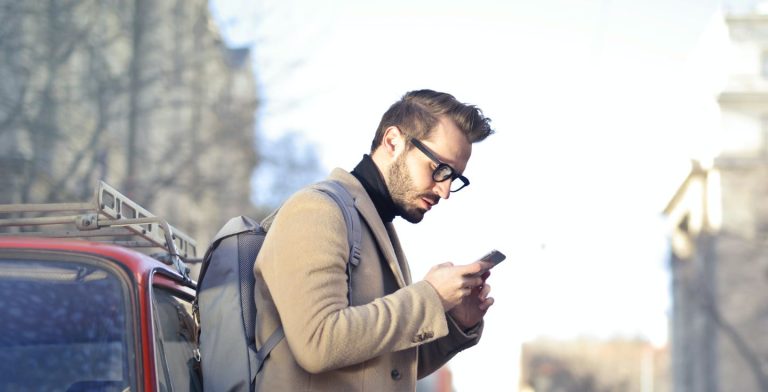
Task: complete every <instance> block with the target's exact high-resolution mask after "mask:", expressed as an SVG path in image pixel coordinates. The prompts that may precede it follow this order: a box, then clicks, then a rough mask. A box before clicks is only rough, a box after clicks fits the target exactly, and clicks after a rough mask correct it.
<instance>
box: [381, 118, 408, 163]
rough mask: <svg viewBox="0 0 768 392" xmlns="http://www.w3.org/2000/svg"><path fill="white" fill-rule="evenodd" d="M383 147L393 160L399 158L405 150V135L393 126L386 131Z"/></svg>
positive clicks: (382, 142) (382, 141)
mask: <svg viewBox="0 0 768 392" xmlns="http://www.w3.org/2000/svg"><path fill="white" fill-rule="evenodd" d="M381 147H382V148H383V149H384V152H386V153H387V155H389V156H390V157H391V158H397V157H398V156H399V155H400V154H401V153H402V152H403V151H404V150H405V135H404V134H403V133H402V132H401V131H400V128H398V127H395V126H391V127H389V128H387V129H386V130H385V131H384V137H383V138H382V140H381Z"/></svg>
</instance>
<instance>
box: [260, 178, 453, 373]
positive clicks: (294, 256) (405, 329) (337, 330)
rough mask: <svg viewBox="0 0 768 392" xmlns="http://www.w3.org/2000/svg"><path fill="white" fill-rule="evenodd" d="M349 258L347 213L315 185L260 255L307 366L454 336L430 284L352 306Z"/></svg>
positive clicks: (289, 205)
mask: <svg viewBox="0 0 768 392" xmlns="http://www.w3.org/2000/svg"><path fill="white" fill-rule="evenodd" d="M348 255H349V244H348V242H347V235H346V224H345V223H344V219H343V215H342V213H341V210H340V209H339V207H338V206H337V205H336V203H335V202H334V201H333V200H332V199H331V198H330V197H329V196H327V195H324V194H322V193H320V192H319V191H315V190H311V189H306V190H303V191H301V192H299V193H298V194H296V195H294V196H293V197H291V198H290V199H289V200H288V201H287V202H286V203H285V204H284V205H283V207H281V209H280V212H279V213H278V214H277V216H276V217H275V219H274V221H273V223H272V225H271V227H270V228H269V231H268V234H267V238H266V240H265V242H264V246H263V248H262V249H261V251H260V252H259V255H258V260H257V265H258V268H259V269H260V271H261V276H262V278H263V280H264V283H265V284H266V286H267V288H268V289H269V292H270V294H271V296H272V300H273V301H274V304H275V307H276V308H277V311H278V313H279V317H280V322H281V323H282V325H283V329H284V331H285V337H286V341H287V343H288V346H289V348H290V350H291V352H292V353H293V356H294V357H295V359H296V361H297V363H298V364H299V365H300V366H301V367H302V368H304V369H305V370H306V371H308V372H310V373H320V372H325V371H328V370H333V369H337V368H341V367H345V366H350V365H353V364H358V363H362V362H364V361H366V360H369V359H371V358H375V357H377V356H379V355H381V354H383V353H388V352H394V351H399V350H404V349H408V348H412V347H414V346H417V345H418V344H421V343H424V342H425V341H429V340H434V339H437V338H439V337H442V336H445V335H447V334H448V325H447V322H446V317H445V313H444V312H443V308H442V305H441V302H440V298H439V297H438V295H437V293H436V292H435V290H434V289H433V288H432V286H431V285H430V284H429V283H427V282H419V283H416V284H412V285H410V286H408V287H405V288H402V289H400V290H398V291H396V292H394V293H392V294H389V295H386V296H383V297H381V298H378V299H376V300H374V301H372V302H370V303H368V304H365V305H361V306H354V307H350V306H349V303H348V299H347V298H348V297H347V273H346V265H347V258H348ZM366 262H379V260H365V259H363V260H361V263H366ZM414 337H420V339H417V338H414ZM424 337H428V339H427V340H424Z"/></svg>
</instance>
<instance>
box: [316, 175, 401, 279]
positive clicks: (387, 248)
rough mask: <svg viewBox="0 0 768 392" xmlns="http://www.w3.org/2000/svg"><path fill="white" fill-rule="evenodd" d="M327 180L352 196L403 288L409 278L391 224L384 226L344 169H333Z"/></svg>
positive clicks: (355, 182)
mask: <svg viewBox="0 0 768 392" xmlns="http://www.w3.org/2000/svg"><path fill="white" fill-rule="evenodd" d="M328 179H329V180H334V181H338V182H340V183H341V184H342V185H343V186H344V188H346V189H347V190H348V191H349V193H351V194H352V198H354V199H355V208H357V211H359V212H360V216H362V217H363V219H364V220H365V222H366V223H367V224H368V227H370V229H371V232H372V233H373V236H374V238H375V240H376V243H377V244H378V245H379V249H381V253H383V254H384V257H385V258H386V260H387V264H388V265H389V268H390V269H391V270H392V274H393V275H394V276H395V279H396V280H397V284H398V286H399V287H405V286H406V281H410V276H407V277H406V276H405V275H404V272H406V273H407V271H408V266H407V261H406V259H405V257H404V254H403V251H402V249H401V248H400V241H399V240H398V239H397V234H396V233H395V230H394V226H392V224H391V223H390V224H389V225H385V224H384V222H383V221H382V220H381V216H379V212H378V211H377V210H376V207H375V206H374V204H373V201H372V200H371V198H370V197H369V196H368V193H367V192H366V191H365V188H363V185H362V184H360V181H358V180H357V178H355V176H353V175H352V174H350V173H349V172H347V171H346V170H344V169H340V168H336V169H333V171H332V172H331V174H330V176H329V177H328ZM387 226H390V228H389V230H391V233H392V236H390V232H389V230H388V228H387ZM398 255H400V256H401V257H400V259H398Z"/></svg>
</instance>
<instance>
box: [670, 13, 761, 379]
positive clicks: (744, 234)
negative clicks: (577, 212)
mask: <svg viewBox="0 0 768 392" xmlns="http://www.w3.org/2000/svg"><path fill="white" fill-rule="evenodd" d="M726 24H727V27H728V34H729V37H730V45H731V49H730V52H729V53H727V54H724V56H727V58H728V60H730V62H731V66H730V71H729V72H730V75H729V79H728V83H727V86H726V88H725V90H724V91H723V92H722V93H721V94H720V95H719V97H718V103H719V105H720V110H721V116H722V117H721V118H722V127H721V130H720V134H719V137H718V139H717V140H718V145H719V149H720V151H719V153H718V155H717V156H716V157H714V159H713V160H712V161H711V162H694V164H693V165H692V169H691V172H690V174H689V176H688V177H687V179H686V180H685V181H684V183H683V184H682V185H681V186H680V188H679V189H678V190H677V192H676V194H675V195H674V196H673V197H672V199H671V201H670V202H669V204H668V205H667V207H666V209H665V214H666V215H667V217H668V221H669V223H670V228H671V233H672V238H671V244H672V255H671V257H670V267H671V271H672V292H673V293H672V296H673V300H672V318H671V328H670V331H671V339H670V340H671V345H672V373H673V391H674V392H721V391H722V392H725V391H743V392H753V391H754V392H758V391H768V337H766V336H768V335H766V333H765V332H766V330H768V294H767V293H768V181H767V179H768V14H765V13H760V12H754V13H747V14H731V15H727V16H726Z"/></svg>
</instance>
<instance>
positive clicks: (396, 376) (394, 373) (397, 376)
mask: <svg viewBox="0 0 768 392" xmlns="http://www.w3.org/2000/svg"><path fill="white" fill-rule="evenodd" d="M390 374H391V375H392V379H393V380H399V379H400V377H402V376H401V375H400V371H399V370H397V369H392V373H390Z"/></svg>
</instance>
